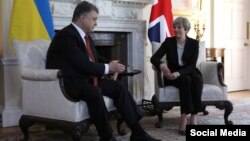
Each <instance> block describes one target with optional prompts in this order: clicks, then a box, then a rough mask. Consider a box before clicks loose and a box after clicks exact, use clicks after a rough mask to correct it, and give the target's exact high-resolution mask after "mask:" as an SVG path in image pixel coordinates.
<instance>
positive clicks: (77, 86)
mask: <svg viewBox="0 0 250 141" xmlns="http://www.w3.org/2000/svg"><path fill="white" fill-rule="evenodd" d="M90 45H91V47H92V49H93V54H94V56H95V58H96V62H91V61H90V60H89V55H88V53H87V50H86V46H85V43H84V41H83V39H82V38H81V36H80V34H79V33H78V31H77V30H76V28H75V27H74V26H73V25H72V24H70V25H68V26H67V27H65V28H63V29H62V30H60V31H58V32H57V33H56V35H55V37H54V38H53V40H52V42H51V44H50V47H49V49H48V52H47V59H46V68H48V69H60V70H61V71H62V72H63V79H64V85H65V88H66V92H67V93H69V95H70V96H71V97H72V98H74V99H77V100H79V94H80V91H82V88H83V87H84V84H87V83H88V84H89V83H91V81H90V77H91V76H97V77H101V76H102V75H103V74H104V71H105V66H104V63H109V62H110V60H107V59H105V58H103V57H101V56H99V55H98V53H97V52H96V50H95V48H94V42H93V40H92V39H91V40H90Z"/></svg>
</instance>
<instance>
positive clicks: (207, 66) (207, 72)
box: [200, 61, 226, 86]
mask: <svg viewBox="0 0 250 141" xmlns="http://www.w3.org/2000/svg"><path fill="white" fill-rule="evenodd" d="M200 71H201V73H202V77H203V82H204V83H207V84H215V85H217V86H226V85H225V83H224V80H223V72H224V67H223V64H222V63H220V62H212V61H207V62H201V63H200Z"/></svg>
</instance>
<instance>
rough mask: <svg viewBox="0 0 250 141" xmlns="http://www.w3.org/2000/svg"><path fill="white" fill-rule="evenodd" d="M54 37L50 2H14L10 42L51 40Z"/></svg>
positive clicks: (41, 0)
mask: <svg viewBox="0 0 250 141" xmlns="http://www.w3.org/2000/svg"><path fill="white" fill-rule="evenodd" d="M53 36H54V26H53V21H52V16H51V12H50V8H49V0H14V3H13V7H12V13H11V21H10V29H9V39H10V41H12V40H20V41H32V40H37V39H45V40H51V39H52V38H53Z"/></svg>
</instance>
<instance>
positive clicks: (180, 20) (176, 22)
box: [173, 17, 191, 32]
mask: <svg viewBox="0 0 250 141" xmlns="http://www.w3.org/2000/svg"><path fill="white" fill-rule="evenodd" d="M178 25H182V26H183V27H184V29H185V30H186V31H187V32H188V31H189V30H190V28H191V24H190V22H189V20H188V19H187V18H186V17H177V18H176V19H175V20H174V22H173V26H178Z"/></svg>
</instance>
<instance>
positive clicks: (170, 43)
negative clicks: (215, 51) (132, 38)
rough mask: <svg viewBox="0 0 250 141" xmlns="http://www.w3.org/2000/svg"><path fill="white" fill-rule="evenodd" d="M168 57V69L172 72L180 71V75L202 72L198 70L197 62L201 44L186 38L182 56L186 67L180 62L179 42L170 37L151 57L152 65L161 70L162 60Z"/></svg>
mask: <svg viewBox="0 0 250 141" xmlns="http://www.w3.org/2000/svg"><path fill="white" fill-rule="evenodd" d="M164 55H166V61H167V65H168V68H169V69H170V71H171V72H175V71H178V72H179V73H180V74H190V73H193V72H197V73H198V74H200V75H201V73H200V71H199V70H198V69H197V68H196V62H197V59H198V55H199V42H198V41H197V40H194V39H192V38H189V37H188V36H186V43H185V47H184V51H183V55H182V61H183V64H184V66H180V65H179V62H178V53H177V40H176V37H169V38H166V40H165V41H164V42H163V43H162V44H161V46H160V48H159V49H158V50H157V51H156V52H155V54H154V55H153V56H152V57H151V63H152V64H153V65H154V66H155V67H157V68H159V66H160V64H161V63H162V61H161V58H162V57H163V56H164Z"/></svg>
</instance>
